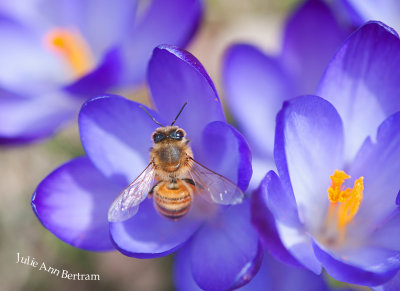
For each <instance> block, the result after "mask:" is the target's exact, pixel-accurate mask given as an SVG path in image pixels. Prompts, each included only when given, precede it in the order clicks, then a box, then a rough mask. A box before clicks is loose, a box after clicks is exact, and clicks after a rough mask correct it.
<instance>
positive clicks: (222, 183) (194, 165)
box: [189, 158, 244, 205]
mask: <svg viewBox="0 0 400 291" xmlns="http://www.w3.org/2000/svg"><path fill="white" fill-rule="evenodd" d="M189 164H190V166H191V170H190V176H191V177H192V179H193V181H194V182H195V185H196V191H197V192H198V193H199V194H201V195H202V197H203V198H205V199H206V200H208V201H210V202H214V203H218V204H224V205H227V204H238V203H241V202H242V200H243V196H244V195H243V192H242V190H240V188H239V187H238V186H236V185H235V184H234V183H232V182H231V181H230V180H228V179H227V178H225V177H224V176H221V175H219V174H217V173H215V172H213V171H211V170H210V169H207V168H206V167H205V166H203V165H201V164H199V163H198V162H196V161H195V160H194V159H192V158H189Z"/></svg>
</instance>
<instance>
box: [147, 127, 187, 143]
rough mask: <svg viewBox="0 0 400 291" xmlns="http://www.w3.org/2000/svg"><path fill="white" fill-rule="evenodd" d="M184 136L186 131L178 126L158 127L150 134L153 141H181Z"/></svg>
mask: <svg viewBox="0 0 400 291" xmlns="http://www.w3.org/2000/svg"><path fill="white" fill-rule="evenodd" d="M185 136H186V132H185V131H184V130H183V129H182V128H179V127H178V126H164V127H159V128H157V129H156V131H155V132H154V133H153V135H152V139H153V142H154V143H160V142H162V141H167V140H170V141H182V140H183V139H184V137H185Z"/></svg>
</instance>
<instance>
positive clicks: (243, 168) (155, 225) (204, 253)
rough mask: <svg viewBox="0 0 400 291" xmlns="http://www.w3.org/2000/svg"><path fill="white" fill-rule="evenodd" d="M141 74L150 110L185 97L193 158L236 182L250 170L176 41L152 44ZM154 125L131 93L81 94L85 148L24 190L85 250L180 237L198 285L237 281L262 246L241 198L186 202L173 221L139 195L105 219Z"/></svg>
mask: <svg viewBox="0 0 400 291" xmlns="http://www.w3.org/2000/svg"><path fill="white" fill-rule="evenodd" d="M148 81H149V85H150V89H151V94H152V97H153V100H152V101H153V102H154V105H155V107H156V108H157V109H158V111H157V112H155V111H153V110H150V109H148V110H149V111H150V113H151V115H153V116H154V117H155V119H156V120H157V121H159V122H160V123H162V124H169V123H171V121H172V120H173V119H174V117H175V116H176V114H177V112H178V111H179V109H180V108H181V107H182V105H183V104H184V103H185V102H188V105H187V106H186V108H185V110H183V111H182V113H181V115H180V116H179V119H178V120H177V122H176V125H177V126H179V127H181V128H182V129H184V130H185V131H186V133H187V137H188V138H189V139H190V140H191V141H190V144H189V145H190V146H191V149H192V151H193V155H194V158H195V159H196V160H197V161H198V162H200V163H202V164H204V165H206V166H207V167H209V168H210V169H212V170H213V171H215V172H217V173H219V174H221V175H223V176H225V177H227V178H229V179H230V180H231V181H233V182H234V183H235V184H236V185H238V187H240V188H241V189H242V190H243V191H244V190H245V189H246V187H247V185H248V183H249V180H250V177H251V157H250V151H249V149H248V146H247V143H246V141H245V140H244V139H243V137H242V136H241V135H240V133H239V132H237V131H236V130H235V129H234V128H233V127H231V126H230V125H228V124H227V123H225V116H224V114H223V110H222V106H221V102H220V100H219V98H218V95H217V92H216V90H215V87H214V84H213V83H212V81H211V79H210V77H209V76H208V74H207V73H206V71H205V69H204V68H203V66H202V65H201V64H200V62H199V61H198V60H197V59H196V58H194V57H193V56H192V55H191V54H189V53H188V52H186V51H184V50H181V49H178V48H176V47H173V46H166V45H164V46H159V47H157V48H156V49H155V50H154V53H153V56H152V58H151V60H150V64H149V70H148ZM157 127H158V126H157V124H155V123H154V122H153V120H151V119H150V118H149V116H148V115H147V114H146V112H144V110H142V109H141V108H140V104H138V103H135V102H133V101H129V100H127V99H124V98H121V97H118V96H102V97H97V98H94V99H92V100H90V101H88V102H87V103H86V104H85V105H84V106H83V107H82V110H81V112H80V116H79V128H80V135H81V140H82V145H83V147H84V149H85V151H86V153H87V156H84V157H80V158H76V159H74V160H72V161H70V162H67V163H66V164H64V165H62V166H61V167H60V168H58V169H56V170H55V171H54V172H53V173H51V174H50V175H49V176H47V177H46V178H45V179H44V180H43V181H42V182H41V183H40V185H39V186H38V188H37V190H36V192H35V193H34V195H33V197H32V207H33V209H34V211H35V213H36V214H37V217H38V218H39V220H40V221H41V222H42V224H43V225H44V226H45V227H46V228H47V229H48V230H49V231H51V232H52V233H54V234H55V235H56V236H57V237H59V238H60V239H61V240H63V241H65V242H67V243H69V244H71V245H73V246H75V247H79V248H82V249H86V250H96V251H104V250H112V249H114V247H115V248H117V249H118V250H119V251H121V252H122V253H123V254H125V255H127V256H132V257H137V258H154V257H160V256H165V255H168V254H170V253H172V252H174V251H176V250H178V249H179V248H180V247H181V246H183V245H185V248H186V247H189V248H190V252H191V253H190V256H187V259H188V260H190V261H191V262H192V263H191V266H192V269H191V270H190V271H191V272H193V274H194V276H195V277H196V278H197V282H198V283H199V285H200V286H202V288H205V289H210V290H222V289H227V288H228V287H229V286H234V285H237V284H244V283H245V282H247V281H249V280H250V279H251V278H252V276H253V274H254V273H255V272H256V271H257V268H252V267H251V266H252V265H253V264H255V265H256V266H257V261H259V260H260V258H261V255H262V251H261V250H260V249H261V248H259V243H258V236H257V233H256V231H255V229H253V227H252V225H251V223H250V207H249V203H248V201H246V200H245V201H244V202H243V203H242V204H240V205H237V206H231V207H229V208H228V209H227V210H226V211H224V210H225V208H224V207H221V208H219V207H218V208H217V209H214V211H213V213H211V214H210V215H203V216H200V217H199V216H196V215H192V214H193V212H191V211H189V213H188V214H187V215H186V216H184V217H183V218H181V219H179V220H177V221H172V220H168V219H166V218H164V217H162V216H161V215H160V214H159V213H157V211H156V210H155V208H154V206H153V205H152V204H153V203H152V201H151V199H145V200H144V201H143V202H142V203H141V204H140V205H139V210H138V212H137V214H136V215H135V216H133V217H132V218H131V219H129V220H126V221H124V222H115V223H109V222H108V221H107V211H108V208H109V207H110V205H111V203H112V201H113V200H114V199H115V198H116V197H117V195H118V194H119V193H120V192H121V190H122V189H124V188H125V187H126V186H127V185H128V184H129V183H130V182H131V181H133V180H134V179H135V178H136V177H137V176H138V175H139V174H140V173H141V172H142V171H143V169H144V168H145V167H146V165H147V164H148V163H149V148H150V147H151V146H152V143H151V135H152V133H153V132H154V130H155V129H156V128H157ZM195 203H196V201H195V202H194V203H193V207H195ZM243 234H245V235H243ZM109 235H110V236H111V238H110V236H109ZM210 284H211V285H210ZM203 286H205V287H203Z"/></svg>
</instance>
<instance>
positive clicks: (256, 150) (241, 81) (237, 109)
mask: <svg viewBox="0 0 400 291" xmlns="http://www.w3.org/2000/svg"><path fill="white" fill-rule="evenodd" d="M223 83H224V89H225V95H226V101H227V103H228V105H229V108H230V110H231V111H232V114H233V116H234V117H235V120H236V121H237V122H238V123H239V127H240V129H241V130H243V133H244V134H245V135H246V137H247V138H248V140H249V142H250V144H251V147H252V151H253V154H254V155H256V156H261V157H264V158H265V157H271V156H272V151H273V146H274V138H273V136H274V135H273V132H274V129H275V116H276V114H277V112H278V111H279V109H280V108H281V106H282V102H283V101H284V100H286V99H289V98H291V97H294V96H295V95H294V90H293V82H292V80H291V79H290V78H289V77H288V76H287V74H286V73H285V72H284V71H283V69H282V67H281V66H280V63H279V62H278V61H277V60H276V59H274V58H271V57H268V56H267V55H265V54H263V53H262V52H261V51H260V50H258V49H257V48H256V47H253V46H251V45H245V44H236V45H233V46H231V47H230V48H229V49H228V51H227V52H226V56H225V61H224V67H223ZM263 174H265V173H263Z"/></svg>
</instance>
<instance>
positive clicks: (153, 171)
mask: <svg viewBox="0 0 400 291" xmlns="http://www.w3.org/2000/svg"><path fill="white" fill-rule="evenodd" d="M186 105H187V102H186V103H185V104H184V105H183V106H182V108H181V109H180V111H179V112H178V114H177V116H176V117H175V119H174V121H173V122H172V123H171V125H169V126H163V125H162V124H161V123H159V122H158V121H157V120H155V118H154V117H153V116H151V114H150V113H149V112H148V111H147V110H146V109H145V108H144V107H141V108H142V109H143V110H144V111H145V112H146V113H147V114H148V115H149V116H150V118H151V119H152V120H153V121H154V122H155V123H157V124H158V125H160V127H159V128H157V129H156V130H155V132H154V133H153V134H152V141H153V147H152V148H151V149H150V163H149V164H148V166H147V167H146V168H145V169H144V170H143V172H142V173H141V174H140V175H139V176H138V177H137V178H136V179H135V180H134V181H133V182H132V183H131V184H129V185H128V187H126V188H125V189H124V190H123V191H122V192H121V193H120V194H119V195H118V196H117V198H116V199H115V200H114V202H113V203H112V205H111V207H110V209H109V211H108V220H109V221H110V222H118V221H124V220H127V219H129V218H130V217H132V216H133V215H135V214H136V213H137V211H138V206H139V204H140V203H141V202H142V201H143V200H144V199H145V198H146V197H147V196H148V197H153V198H154V199H153V201H154V206H155V209H156V210H157V211H158V212H159V213H160V214H161V215H162V216H164V217H166V218H168V219H172V220H177V219H179V218H181V217H183V216H184V215H185V214H186V213H188V211H189V209H190V208H191V205H192V202H193V198H194V195H199V196H201V197H203V198H204V199H206V200H207V201H209V202H211V203H218V204H224V205H228V204H237V203H240V202H242V200H243V196H244V195H243V192H242V191H241V190H240V189H239V188H238V187H237V186H236V185H235V184H234V183H232V182H231V181H230V180H228V179H227V178H225V177H224V176H221V175H219V174H217V173H215V172H213V171H212V170H210V169H208V168H206V167H205V166H203V165H201V164H200V163H198V162H197V161H196V160H195V159H194V158H193V153H192V150H191V148H190V146H189V145H188V144H189V139H187V138H186V132H185V131H184V130H183V129H182V128H180V127H178V126H174V124H175V122H176V120H177V119H178V117H179V115H180V114H181V113H182V110H183V109H184V108H185V106H186Z"/></svg>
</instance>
